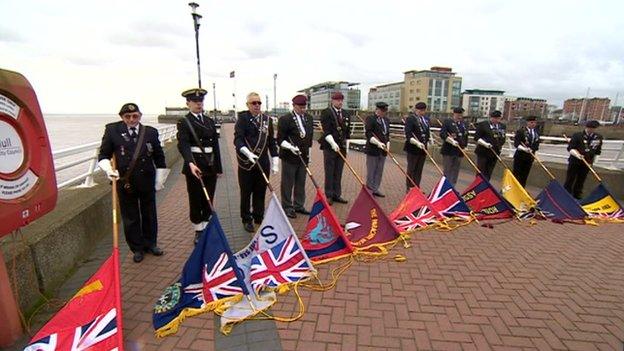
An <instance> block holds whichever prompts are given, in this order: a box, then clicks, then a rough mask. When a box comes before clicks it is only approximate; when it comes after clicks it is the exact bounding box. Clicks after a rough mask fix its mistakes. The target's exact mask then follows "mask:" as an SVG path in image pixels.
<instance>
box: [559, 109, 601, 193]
mask: <svg viewBox="0 0 624 351" xmlns="http://www.w3.org/2000/svg"><path fill="white" fill-rule="evenodd" d="M599 126H600V123H599V122H598V121H588V122H587V123H586V124H585V130H584V131H582V132H578V133H574V134H573V135H572V138H571V139H570V143H569V144H568V151H569V152H570V157H569V158H568V172H567V174H566V180H565V184H564V185H563V187H564V188H565V189H566V190H567V191H568V192H569V193H570V194H572V196H574V197H575V198H577V199H580V198H581V195H582V194H583V185H584V184H585V179H586V178H587V173H588V172H589V168H587V166H586V165H585V162H583V158H585V160H586V161H587V162H588V163H589V164H590V165H591V164H593V163H594V160H595V159H596V155H600V153H601V152H602V135H600V134H597V133H596V128H598V127H599Z"/></svg>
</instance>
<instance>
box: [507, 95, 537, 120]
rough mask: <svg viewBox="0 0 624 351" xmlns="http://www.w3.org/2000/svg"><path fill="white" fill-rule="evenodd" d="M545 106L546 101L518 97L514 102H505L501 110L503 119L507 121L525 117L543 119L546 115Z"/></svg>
mask: <svg viewBox="0 0 624 351" xmlns="http://www.w3.org/2000/svg"><path fill="white" fill-rule="evenodd" d="M546 106H548V103H547V102H546V99H535V98H528V97H519V98H516V99H515V100H508V101H505V107H504V108H503V118H504V119H505V120H507V121H511V120H514V119H517V118H522V117H526V116H537V117H541V118H545V117H546V116H547V115H548V109H547V108H546Z"/></svg>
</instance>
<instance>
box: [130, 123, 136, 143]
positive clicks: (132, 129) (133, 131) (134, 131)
mask: <svg viewBox="0 0 624 351" xmlns="http://www.w3.org/2000/svg"><path fill="white" fill-rule="evenodd" d="M136 135H137V133H136V127H130V137H131V138H132V141H134V142H135V143H136Z"/></svg>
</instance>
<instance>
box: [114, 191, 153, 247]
mask: <svg viewBox="0 0 624 351" xmlns="http://www.w3.org/2000/svg"><path fill="white" fill-rule="evenodd" d="M117 193H118V194H119V207H120V209H121V218H122V221H123V227H124V234H125V236H126V242H127V243H128V246H129V247H130V250H132V252H138V251H145V250H147V249H149V248H151V247H153V246H156V239H157V235H158V220H157V218H156V191H154V190H151V191H147V192H142V191H138V190H136V189H135V190H134V191H133V192H132V193H127V192H126V191H125V190H124V189H123V186H122V184H121V182H119V185H118V186H117Z"/></svg>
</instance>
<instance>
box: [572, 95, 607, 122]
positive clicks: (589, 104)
mask: <svg viewBox="0 0 624 351" xmlns="http://www.w3.org/2000/svg"><path fill="white" fill-rule="evenodd" d="M609 104H611V100H610V99H609V98H597V97H594V98H591V99H585V98H583V99H567V100H566V101H565V102H564V103H563V117H564V118H566V119H572V120H580V121H587V120H591V119H596V120H599V121H606V120H609V118H610V116H609Z"/></svg>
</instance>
